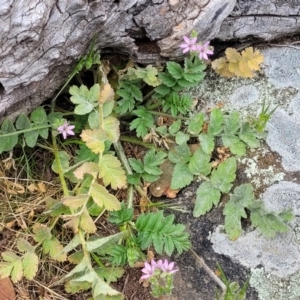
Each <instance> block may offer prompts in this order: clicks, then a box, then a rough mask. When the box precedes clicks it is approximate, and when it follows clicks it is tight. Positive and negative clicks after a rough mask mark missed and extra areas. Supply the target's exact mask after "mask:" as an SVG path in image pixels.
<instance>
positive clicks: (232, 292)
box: [216, 264, 250, 300]
mask: <svg viewBox="0 0 300 300" xmlns="http://www.w3.org/2000/svg"><path fill="white" fill-rule="evenodd" d="M217 267H218V271H219V272H220V274H221V276H220V279H221V280H222V281H223V282H224V284H225V285H226V292H225V294H224V295H223V296H222V297H221V296H220V294H219V293H218V292H216V299H217V300H245V299H246V293H247V289H248V286H249V281H250V278H249V279H248V280H247V281H246V282H245V283H244V285H243V286H242V287H240V286H239V283H238V282H230V281H229V280H228V279H227V277H226V275H225V273H224V272H223V270H222V268H221V266H220V265H219V264H217Z"/></svg>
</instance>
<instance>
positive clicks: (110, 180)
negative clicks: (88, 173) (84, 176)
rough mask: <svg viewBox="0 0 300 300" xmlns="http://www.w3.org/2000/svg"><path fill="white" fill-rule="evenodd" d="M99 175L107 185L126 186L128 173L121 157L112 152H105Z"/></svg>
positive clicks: (114, 187) (114, 186) (113, 186)
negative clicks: (123, 166) (121, 161)
mask: <svg viewBox="0 0 300 300" xmlns="http://www.w3.org/2000/svg"><path fill="white" fill-rule="evenodd" d="M99 177H100V178H102V179H103V183H104V185H105V186H107V185H109V184H110V185H111V187H112V188H113V189H117V188H119V189H121V188H123V187H125V186H126V175H125V171H124V169H123V168H122V165H121V163H120V161H119V159H118V158H117V157H115V156H113V155H112V154H105V155H103V156H102V158H101V160H100V162H99Z"/></svg>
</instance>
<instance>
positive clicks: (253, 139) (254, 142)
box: [239, 123, 260, 148]
mask: <svg viewBox="0 0 300 300" xmlns="http://www.w3.org/2000/svg"><path fill="white" fill-rule="evenodd" d="M239 138H240V139H241V140H242V141H243V142H244V143H246V144H247V145H248V146H249V147H250V148H256V147H258V146H259V144H260V143H259V140H258V138H257V130H256V129H254V128H252V127H251V126H250V124H249V123H244V124H242V127H241V130H240V133H239Z"/></svg>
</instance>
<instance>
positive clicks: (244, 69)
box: [236, 60, 254, 78]
mask: <svg viewBox="0 0 300 300" xmlns="http://www.w3.org/2000/svg"><path fill="white" fill-rule="evenodd" d="M239 71H240V72H236V75H238V76H240V77H244V78H251V77H253V76H254V73H253V72H252V71H251V69H250V68H249V65H248V62H247V61H245V60H241V61H240V62H239Z"/></svg>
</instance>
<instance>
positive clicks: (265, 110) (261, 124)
mask: <svg viewBox="0 0 300 300" xmlns="http://www.w3.org/2000/svg"><path fill="white" fill-rule="evenodd" d="M277 108H278V105H277V106H276V107H275V108H273V109H272V110H271V109H270V103H269V104H268V105H267V106H266V103H265V99H264V100H263V104H262V108H261V112H260V113H259V115H258V117H257V118H252V120H251V122H252V123H253V125H254V127H255V128H256V130H257V131H258V132H263V131H264V130H265V128H266V125H267V122H268V121H269V119H270V118H271V116H272V115H273V114H274V112H275V110H276V109H277Z"/></svg>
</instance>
